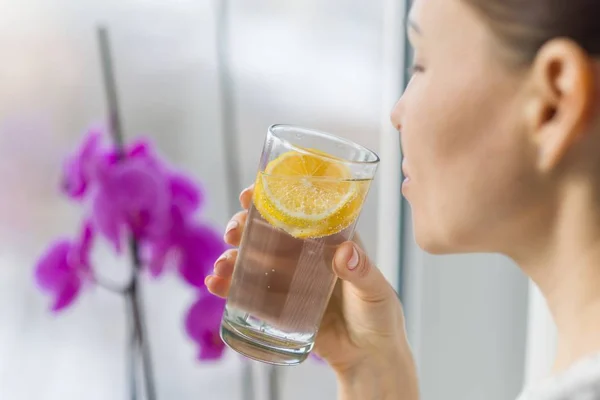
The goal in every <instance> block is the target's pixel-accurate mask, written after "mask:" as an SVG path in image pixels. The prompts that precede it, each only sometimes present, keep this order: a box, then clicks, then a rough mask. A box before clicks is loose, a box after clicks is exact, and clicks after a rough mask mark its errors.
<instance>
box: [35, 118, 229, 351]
mask: <svg viewBox="0 0 600 400" xmlns="http://www.w3.org/2000/svg"><path fill="white" fill-rule="evenodd" d="M102 139H103V132H101V131H98V130H91V131H89V132H88V133H87V135H86V137H85V138H84V139H83V140H82V142H81V144H80V146H79V148H78V149H77V150H76V151H75V152H74V153H73V155H72V156H70V157H69V158H68V159H67V160H66V162H65V164H64V168H63V177H62V181H61V189H62V191H63V193H64V194H66V195H67V197H69V198H71V199H74V200H81V201H83V200H85V201H86V203H87V204H89V206H90V207H89V209H88V210H89V211H90V212H91V215H90V217H89V220H87V221H86V223H85V224H84V227H83V230H82V232H81V235H80V236H79V237H78V238H77V239H76V240H59V241H57V242H55V243H54V244H53V245H52V246H50V247H49V248H48V249H47V251H46V253H44V254H43V256H42V257H41V258H40V260H39V261H38V263H37V265H36V268H35V279H36V281H37V283H38V285H39V287H40V288H41V289H42V290H43V291H44V292H47V293H48V294H49V295H51V296H52V297H53V302H52V306H51V309H52V310H53V311H55V312H58V311H60V310H63V309H65V308H66V307H68V306H70V305H72V304H73V303H74V302H75V300H76V299H77V297H78V295H79V294H80V292H81V289H82V288H83V286H84V284H85V283H87V282H93V281H94V280H95V279H94V274H95V271H93V270H92V266H91V262H90V252H91V246H92V242H93V238H94V234H95V233H98V234H100V235H101V236H102V237H104V238H105V239H106V240H107V241H108V242H109V243H110V244H111V245H112V248H114V250H115V251H116V252H117V253H120V252H121V250H122V247H123V240H124V239H125V238H126V237H127V236H132V237H133V239H134V240H136V241H137V243H138V244H139V249H140V251H143V250H146V251H147V254H138V256H140V257H141V259H142V262H143V267H144V268H147V270H148V271H149V273H150V274H151V275H152V276H154V277H158V276H160V275H161V274H162V273H163V272H164V270H165V269H166V268H165V266H166V265H167V259H171V258H172V259H174V261H175V267H176V271H177V273H178V274H179V275H180V276H181V277H182V278H183V279H184V281H185V282H186V283H188V284H189V285H191V286H193V287H194V288H198V289H200V290H199V293H200V295H199V297H198V299H197V301H196V302H195V303H194V304H193V305H192V307H191V309H190V310H189V312H188V314H187V317H186V329H187V332H188V333H189V334H190V336H191V337H192V339H193V340H194V341H195V342H196V343H197V344H198V345H199V347H200V350H199V353H198V358H199V359H201V360H215V359H218V358H220V357H221V355H222V354H223V352H224V350H225V345H224V343H223V342H222V341H221V339H220V337H219V328H220V321H221V315H222V312H223V307H224V304H225V303H224V301H223V300H221V299H218V298H216V297H213V296H211V295H209V294H208V292H207V290H206V288H205V286H204V279H205V278H206V276H207V275H208V273H209V271H210V270H211V269H212V266H213V263H214V260H216V259H217V257H218V256H219V255H220V254H221V253H222V252H223V251H224V250H225V248H226V246H225V244H224V243H223V241H222V238H221V237H220V235H219V234H217V233H216V232H215V231H214V230H213V229H212V228H210V227H209V226H208V225H206V224H203V223H200V222H198V221H196V220H195V218H194V217H195V215H196V214H197V212H198V211H199V210H200V208H201V207H202V205H203V203H204V193H203V191H202V189H201V188H200V187H199V186H198V185H197V184H196V183H194V182H193V181H192V180H191V179H189V178H188V177H187V176H185V175H184V174H182V173H180V172H177V171H174V170H173V169H171V168H170V166H169V165H168V163H167V162H166V161H164V160H162V159H161V158H160V157H159V156H158V155H157V154H156V152H155V151H154V149H153V146H152V145H151V142H149V141H148V140H145V139H138V140H136V141H135V142H133V143H131V144H129V145H127V146H126V147H125V148H124V149H122V150H121V151H118V150H117V149H116V147H115V146H108V145H107V146H103V145H102ZM145 255H146V257H144V256H145ZM171 256H172V257H171ZM135 273H136V274H137V271H136V272H135ZM123 290H124V292H123V293H124V295H126V296H127V295H131V293H128V292H127V290H128V289H127V287H126V288H124V289H123Z"/></svg>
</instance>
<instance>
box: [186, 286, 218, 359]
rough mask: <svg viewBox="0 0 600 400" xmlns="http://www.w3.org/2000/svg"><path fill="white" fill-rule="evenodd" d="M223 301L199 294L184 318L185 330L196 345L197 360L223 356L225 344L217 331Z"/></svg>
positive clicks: (206, 294) (205, 294)
mask: <svg viewBox="0 0 600 400" xmlns="http://www.w3.org/2000/svg"><path fill="white" fill-rule="evenodd" d="M224 307H225V300H223V299H220V298H218V297H215V296H211V295H209V294H208V293H206V292H201V293H200V294H199V297H198V299H197V300H196V302H195V303H194V304H192V306H191V308H190V309H189V311H188V313H187V315H186V318H185V329H186V331H187V333H188V335H189V336H190V338H191V339H192V340H193V341H194V342H195V343H196V344H197V345H198V347H199V350H198V359H199V360H216V359H219V358H221V357H222V356H223V353H224V351H225V343H223V341H222V340H221V337H220V335H219V330H220V327H221V317H222V315H223V309H224Z"/></svg>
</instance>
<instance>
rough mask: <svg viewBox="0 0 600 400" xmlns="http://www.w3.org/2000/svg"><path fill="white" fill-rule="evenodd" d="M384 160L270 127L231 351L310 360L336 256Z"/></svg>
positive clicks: (326, 138) (239, 274) (282, 361)
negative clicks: (380, 161)
mask: <svg viewBox="0 0 600 400" xmlns="http://www.w3.org/2000/svg"><path fill="white" fill-rule="evenodd" d="M378 164H379V157H378V156H377V155H376V154H375V153H374V152H372V151H370V150H368V149H366V148H364V147H362V146H360V145H358V144H356V143H353V142H351V141H349V140H346V139H342V138H339V137H336V136H333V135H330V134H327V133H323V132H319V131H316V130H311V129H305V128H300V127H295V126H289V125H273V126H271V127H270V128H269V129H268V132H267V137H266V140H265V143H264V147H263V151H262V156H261V159H260V165H259V171H258V174H257V177H256V182H255V188H254V195H253V199H252V204H251V206H250V208H249V211H248V216H247V222H246V225H245V229H244V233H243V235H242V240H241V243H240V248H239V253H238V257H237V261H236V263H235V270H234V273H233V277H232V282H231V288H230V291H229V296H228V299H227V305H226V308H225V312H224V315H223V320H222V323H221V338H222V339H223V341H224V342H225V343H226V344H227V345H228V346H229V347H231V348H232V349H234V350H235V351H237V352H239V353H241V354H243V355H245V356H246V357H249V358H251V359H254V360H258V361H262V362H266V363H269V364H276V365H295V364H299V363H301V362H302V361H304V360H305V359H306V358H307V356H308V355H309V353H310V351H311V350H312V348H313V346H314V341H315V337H316V334H317V331H318V329H319V325H320V323H321V319H322V317H323V314H324V312H325V309H326V307H327V303H328V302H329V298H330V297H331V293H332V291H333V288H334V286H335V283H336V280H337V277H336V276H335V274H334V272H333V270H332V261H333V256H334V254H335V250H336V248H337V247H338V246H339V245H340V244H341V243H343V242H345V241H347V240H350V239H351V238H352V236H353V234H354V228H355V226H356V222H357V219H358V216H359V214H360V211H361V209H362V206H363V203H364V200H365V197H366V195H367V192H368V190H369V186H370V183H371V181H372V180H373V178H374V176H375V172H376V170H377V166H378Z"/></svg>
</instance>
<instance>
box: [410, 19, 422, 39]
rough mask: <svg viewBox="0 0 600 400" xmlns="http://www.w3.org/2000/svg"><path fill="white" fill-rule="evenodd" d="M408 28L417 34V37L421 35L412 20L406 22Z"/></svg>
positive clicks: (418, 27)
mask: <svg viewBox="0 0 600 400" xmlns="http://www.w3.org/2000/svg"><path fill="white" fill-rule="evenodd" d="M408 27H409V28H410V29H412V30H413V31H415V32H416V33H418V34H419V35H420V34H421V27H420V26H419V25H418V24H417V23H416V22H415V21H413V20H412V19H409V20H408Z"/></svg>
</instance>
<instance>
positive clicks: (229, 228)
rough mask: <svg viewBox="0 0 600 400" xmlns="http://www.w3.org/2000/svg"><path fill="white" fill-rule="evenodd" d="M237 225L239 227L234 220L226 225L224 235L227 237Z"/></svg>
mask: <svg viewBox="0 0 600 400" xmlns="http://www.w3.org/2000/svg"><path fill="white" fill-rule="evenodd" d="M238 225H239V223H238V222H237V221H236V220H231V221H229V223H228V224H227V227H226V228H225V234H226V235H227V234H228V233H229V232H231V231H232V230H234V229H235V228H237V227H238Z"/></svg>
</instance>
